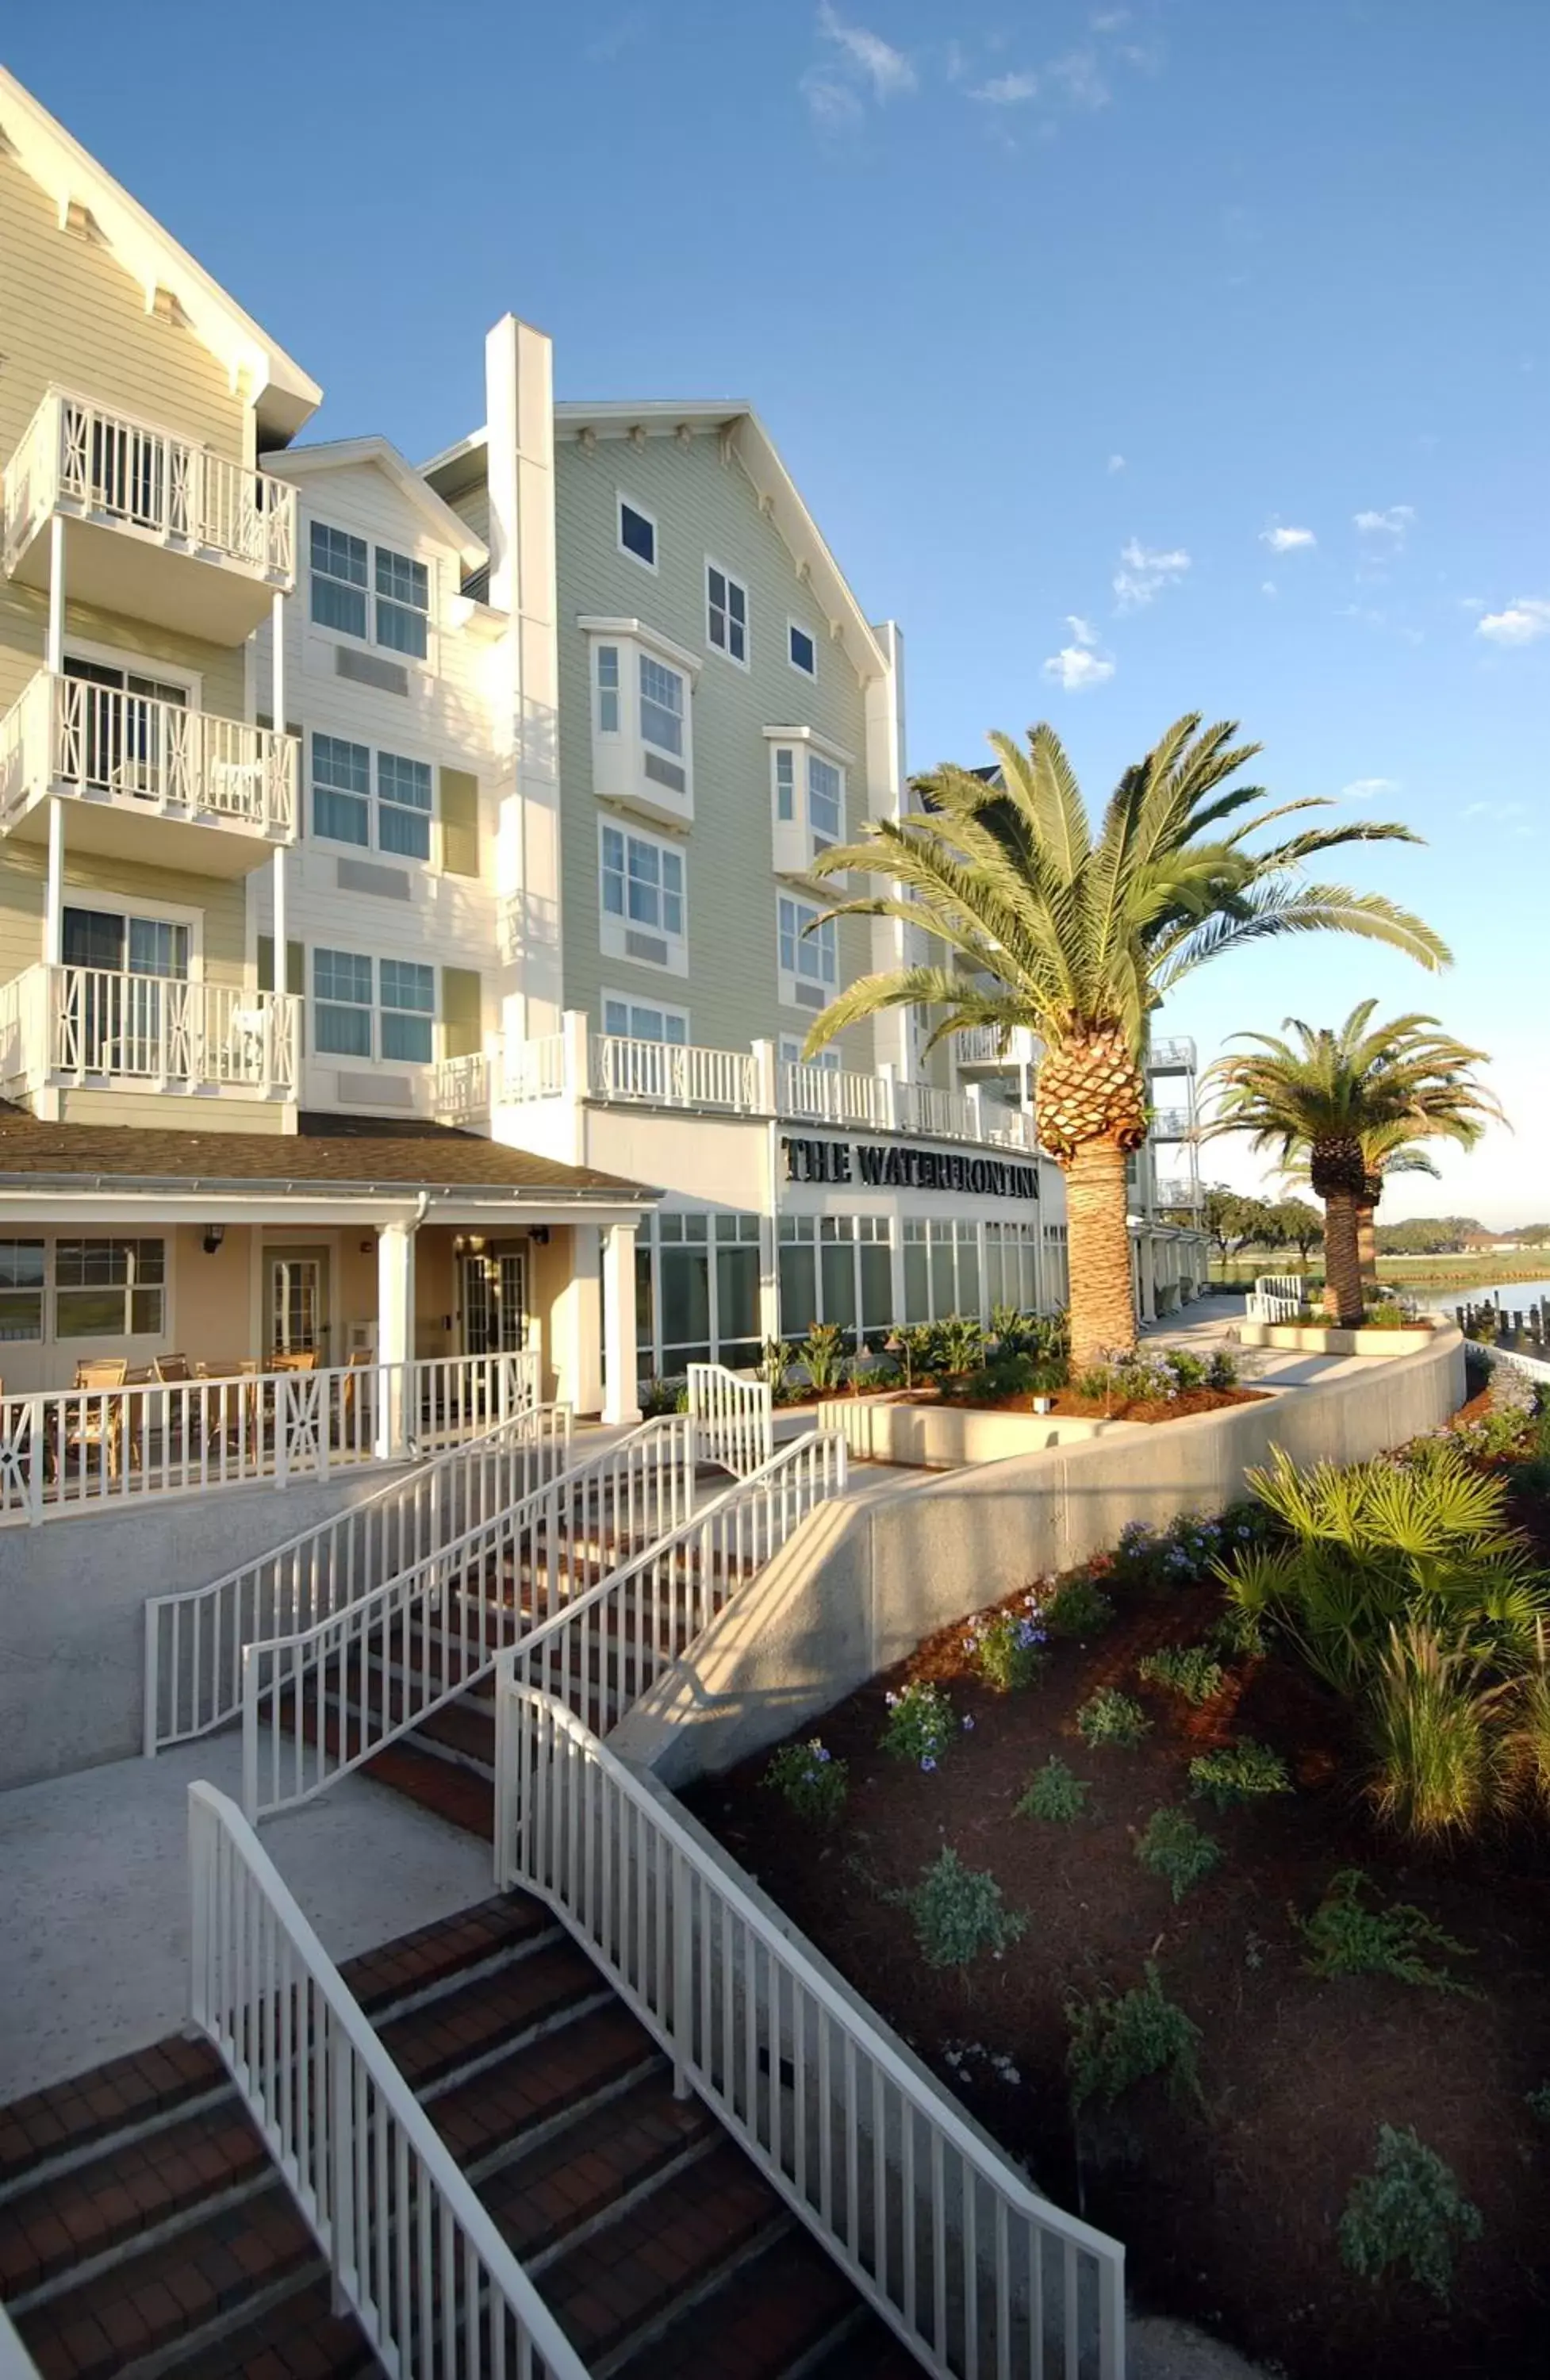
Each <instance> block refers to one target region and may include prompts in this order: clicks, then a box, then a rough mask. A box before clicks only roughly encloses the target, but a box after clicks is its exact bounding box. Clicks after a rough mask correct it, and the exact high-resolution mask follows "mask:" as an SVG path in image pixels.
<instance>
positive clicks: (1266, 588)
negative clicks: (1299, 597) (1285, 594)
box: [1259, 578, 1281, 597]
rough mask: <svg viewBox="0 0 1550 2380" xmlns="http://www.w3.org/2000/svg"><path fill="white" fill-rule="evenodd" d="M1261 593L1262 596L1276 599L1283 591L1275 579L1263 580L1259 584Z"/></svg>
mask: <svg viewBox="0 0 1550 2380" xmlns="http://www.w3.org/2000/svg"><path fill="white" fill-rule="evenodd" d="M1259 591H1260V593H1261V594H1262V595H1269V596H1271V597H1275V596H1277V595H1278V594H1279V593H1280V591H1281V590H1280V589H1279V588H1278V586H1277V584H1276V582H1275V580H1274V579H1273V578H1262V579H1261V580H1260V582H1259Z"/></svg>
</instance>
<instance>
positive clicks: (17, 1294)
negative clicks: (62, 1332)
mask: <svg viewBox="0 0 1550 2380" xmlns="http://www.w3.org/2000/svg"><path fill="white" fill-rule="evenodd" d="M42 1335H43V1244H42V1240H0V1343H4V1342H6V1341H15V1340H18V1339H41V1338H42Z"/></svg>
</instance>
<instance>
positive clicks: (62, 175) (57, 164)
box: [0, 67, 323, 439]
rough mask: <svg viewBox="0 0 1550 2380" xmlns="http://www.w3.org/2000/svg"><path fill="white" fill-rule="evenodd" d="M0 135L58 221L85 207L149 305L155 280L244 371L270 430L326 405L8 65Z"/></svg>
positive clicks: (296, 425) (233, 367) (283, 430)
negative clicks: (44, 195)
mask: <svg viewBox="0 0 1550 2380" xmlns="http://www.w3.org/2000/svg"><path fill="white" fill-rule="evenodd" d="M0 140H4V142H5V145H6V148H8V149H9V150H10V151H11V152H13V153H14V154H15V156H16V158H17V160H18V163H19V164H20V165H21V167H22V170H23V172H24V173H26V174H27V175H29V176H30V178H31V179H32V180H33V181H34V182H36V183H37V185H38V187H39V188H41V189H42V190H43V191H45V192H46V193H47V195H48V196H49V197H50V198H51V199H53V200H54V203H55V204H56V206H57V207H58V209H59V215H60V221H61V222H63V221H64V219H65V216H66V214H67V211H68V209H69V207H70V206H71V204H72V203H73V204H76V205H79V206H84V207H86V208H87V209H89V211H90V212H91V217H92V219H93V221H94V223H95V225H96V226H97V229H98V231H99V232H100V233H101V235H102V237H103V242H104V244H105V245H106V247H108V248H109V249H111V250H112V252H113V253H114V255H115V257H116V258H117V260H118V261H119V263H120V264H121V265H122V266H123V268H124V270H125V271H126V272H127V273H130V274H132V275H133V277H134V278H135V280H137V281H138V282H139V284H140V286H141V287H142V288H143V289H144V291H145V293H146V303H147V306H148V307H149V306H150V305H151V303H152V302H153V300H154V297H155V293H156V291H157V289H158V288H161V289H165V290H167V291H168V292H169V293H170V294H171V296H172V297H175V298H176V301H177V306H178V310H179V311H180V312H181V313H182V314H183V316H184V317H185V318H186V320H187V322H188V327H189V328H190V330H191V331H192V332H193V334H194V336H195V337H196V338H197V339H198V340H199V341H200V345H201V346H204V347H207V348H208V349H209V351H210V353H211V354H212V356H213V357H214V358H216V360H217V362H219V363H221V364H224V367H225V369H226V370H227V372H228V373H229V374H230V376H231V379H232V382H233V384H234V386H235V384H236V380H237V378H238V376H239V375H241V374H246V375H247V378H248V383H249V384H250V387H251V390H252V394H253V399H254V402H255V405H256V406H257V408H258V414H259V419H260V423H261V424H262V426H263V429H264V431H265V432H266V433H267V435H268V436H269V437H271V438H279V439H287V438H292V437H294V436H295V434H296V432H297V431H298V430H299V429H300V428H301V425H302V423H303V422H304V421H306V420H307V419H309V416H310V415H311V414H313V413H315V412H316V411H317V409H318V407H319V406H320V405H321V403H322V395H323V393H322V390H321V388H320V387H319V386H318V383H317V382H316V381H315V380H312V379H311V378H309V375H308V374H307V373H306V372H304V371H303V370H302V369H301V366H300V365H299V364H298V363H297V362H296V361H295V360H294V358H292V357H290V356H288V355H287V354H286V353H285V349H284V347H281V346H276V344H275V342H274V341H273V340H272V338H271V337H270V336H269V334H268V333H267V332H266V331H264V330H261V329H260V326H259V324H258V323H257V322H254V320H253V318H252V316H251V315H250V314H245V313H244V312H243V310H242V309H241V307H240V306H238V305H237V304H236V300H235V299H234V298H232V297H228V296H227V294H226V292H225V291H224V289H223V288H222V287H221V285H220V284H219V283H218V282H216V281H214V280H212V277H211V275H210V274H209V273H207V272H206V271H205V269H204V267H203V265H202V264H199V263H197V262H196V261H195V260H194V258H193V257H191V256H190V255H189V253H188V249H186V248H180V247H179V246H178V243H177V242H176V240H175V239H174V238H173V237H172V236H171V234H170V233H169V232H166V231H163V228H162V225H160V224H159V223H158V222H157V221H156V220H155V218H154V216H152V215H151V214H148V213H147V212H146V210H145V209H144V207H142V206H141V205H140V203H139V200H138V199H132V198H131V197H130V196H129V193H128V191H127V189H125V188H124V187H123V185H122V183H119V182H115V180H114V178H113V176H112V175H111V174H110V173H109V172H108V171H107V169H106V167H105V166H103V165H100V164H98V163H97V160H96V159H95V157H92V156H91V155H90V154H89V153H88V152H87V151H86V150H84V149H83V148H82V147H81V145H80V143H79V140H73V139H72V138H71V136H70V134H69V133H68V132H67V131H66V129H65V128H64V126H63V125H62V124H60V123H58V122H56V121H55V119H54V117H53V116H52V115H50V114H49V112H48V110H47V109H46V108H45V107H43V106H42V105H41V104H40V103H39V102H38V101H37V100H35V99H34V98H33V96H32V94H31V92H30V91H28V90H26V89H24V87H23V86H22V85H21V84H20V83H19V82H18V80H17V79H16V77H15V76H14V75H12V74H8V73H7V72H6V68H5V67H0Z"/></svg>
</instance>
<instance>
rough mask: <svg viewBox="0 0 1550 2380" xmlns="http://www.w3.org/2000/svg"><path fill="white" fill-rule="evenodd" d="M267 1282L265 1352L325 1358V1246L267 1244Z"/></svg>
mask: <svg viewBox="0 0 1550 2380" xmlns="http://www.w3.org/2000/svg"><path fill="white" fill-rule="evenodd" d="M264 1274H265V1278H266V1280H267V1281H268V1285H269V1310H268V1316H267V1333H266V1339H267V1344H266V1353H267V1354H269V1355H270V1356H275V1355H288V1356H295V1355H310V1356H311V1358H312V1360H313V1363H314V1365H316V1366H321V1365H325V1364H326V1363H327V1362H328V1340H329V1318H328V1302H329V1301H328V1287H329V1266H328V1251H327V1249H326V1248H266V1249H265V1250H264Z"/></svg>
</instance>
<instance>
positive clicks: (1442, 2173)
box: [1339, 2124, 1485, 2305]
mask: <svg viewBox="0 0 1550 2380" xmlns="http://www.w3.org/2000/svg"><path fill="white" fill-rule="evenodd" d="M1484 2228H1485V2225H1484V2220H1483V2216H1482V2215H1481V2212H1480V2209H1479V2207H1478V2206H1471V2204H1470V2202H1469V2200H1468V2199H1467V2198H1466V2197H1465V2196H1464V2195H1463V2193H1462V2192H1461V2191H1460V2190H1459V2180H1458V2176H1457V2175H1456V2174H1455V2173H1454V2171H1453V2169H1452V2168H1451V2167H1450V2166H1446V2165H1444V2163H1443V2161H1442V2159H1441V2157H1440V2156H1438V2155H1437V2153H1436V2151H1435V2149H1429V2148H1427V2147H1426V2145H1425V2143H1423V2141H1421V2140H1420V2139H1419V2138H1418V2137H1417V2135H1416V2134H1415V2133H1414V2132H1413V2131H1410V2130H1408V2129H1407V2130H1406V2131H1402V2132H1401V2131H1395V2129H1394V2127H1393V2125H1392V2124H1380V2125H1379V2126H1378V2146H1377V2155H1376V2156H1375V2157H1374V2160H1373V2170H1372V2172H1371V2173H1366V2174H1362V2176H1361V2177H1360V2178H1359V2179H1358V2180H1356V2181H1354V2182H1353V2183H1352V2184H1351V2191H1350V2197H1349V2198H1348V2199H1347V2200H1346V2210H1345V2213H1344V2214H1343V2215H1342V2216H1341V2217H1340V2234H1339V2237H1340V2262H1341V2263H1342V2264H1343V2265H1345V2267H1346V2269H1347V2271H1348V2272H1352V2273H1359V2274H1360V2275H1361V2276H1362V2278H1363V2279H1364V2280H1369V2281H1379V2280H1381V2279H1382V2278H1383V2277H1384V2275H1385V2274H1386V2273H1387V2271H1388V2269H1389V2267H1390V2266H1391V2265H1408V2267H1409V2269H1410V2276H1411V2280H1413V2281H1416V2282H1419V2284H1420V2285H1421V2287H1422V2288H1423V2289H1430V2290H1431V2292H1432V2294H1433V2296H1434V2297H1436V2298H1440V2299H1441V2300H1442V2302H1443V2304H1444V2305H1447V2303H1448V2302H1449V2301H1450V2299H1451V2296H1452V2290H1453V2258H1454V2253H1455V2251H1456V2249H1457V2248H1458V2247H1459V2245H1461V2244H1462V2243H1463V2242H1464V2241H1466V2240H1478V2239H1479V2238H1480V2236H1481V2233H1482V2232H1483V2230H1484Z"/></svg>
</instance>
